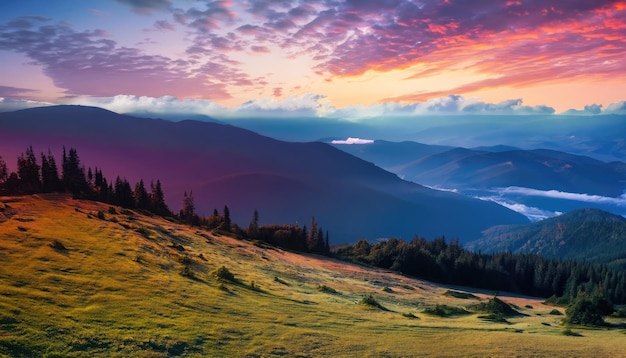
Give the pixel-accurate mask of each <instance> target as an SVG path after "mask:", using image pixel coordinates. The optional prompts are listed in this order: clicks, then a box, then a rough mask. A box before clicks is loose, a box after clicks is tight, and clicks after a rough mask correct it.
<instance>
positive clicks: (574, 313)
mask: <svg viewBox="0 0 626 358" xmlns="http://www.w3.org/2000/svg"><path fill="white" fill-rule="evenodd" d="M565 314H566V315H567V317H565V322H567V323H571V324H581V325H588V326H602V325H604V324H605V322H604V317H603V316H604V315H603V312H602V310H601V308H600V307H599V305H598V304H597V303H594V302H593V301H592V300H591V299H589V298H587V297H580V296H579V297H578V298H576V300H574V302H573V303H572V304H571V305H569V306H568V307H567V309H566V310H565Z"/></svg>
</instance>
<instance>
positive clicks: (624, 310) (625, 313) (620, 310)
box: [611, 307, 626, 318]
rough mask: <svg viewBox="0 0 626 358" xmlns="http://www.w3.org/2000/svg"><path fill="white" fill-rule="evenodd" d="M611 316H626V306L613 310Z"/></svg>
mask: <svg viewBox="0 0 626 358" xmlns="http://www.w3.org/2000/svg"><path fill="white" fill-rule="evenodd" d="M611 317H615V318H626V307H620V308H618V309H617V311H615V312H613V314H612V315H611Z"/></svg>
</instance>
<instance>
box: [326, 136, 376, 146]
mask: <svg viewBox="0 0 626 358" xmlns="http://www.w3.org/2000/svg"><path fill="white" fill-rule="evenodd" d="M331 143H332V144H372V143H374V140H372V139H361V138H352V137H348V138H347V139H343V140H341V139H335V140H333V141H331Z"/></svg>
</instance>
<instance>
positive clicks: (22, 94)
mask: <svg viewBox="0 0 626 358" xmlns="http://www.w3.org/2000/svg"><path fill="white" fill-rule="evenodd" d="M34 92H37V91H35V90H32V89H28V88H19V87H10V86H1V85H0V97H10V98H28V97H29V96H30V95H32V94H33V93H34Z"/></svg>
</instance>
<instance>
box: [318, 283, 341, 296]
mask: <svg viewBox="0 0 626 358" xmlns="http://www.w3.org/2000/svg"><path fill="white" fill-rule="evenodd" d="M317 290H318V291H320V292H324V293H330V294H331V295H337V294H339V292H338V291H337V290H335V289H334V288H332V287H328V286H326V285H319V286H317Z"/></svg>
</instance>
